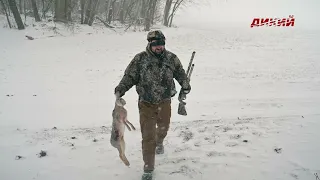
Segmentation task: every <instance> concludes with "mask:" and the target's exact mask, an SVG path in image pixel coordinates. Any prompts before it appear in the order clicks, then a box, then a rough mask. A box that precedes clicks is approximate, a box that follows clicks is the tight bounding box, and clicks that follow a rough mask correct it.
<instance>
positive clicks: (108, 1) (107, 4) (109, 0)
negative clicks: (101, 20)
mask: <svg viewBox="0 0 320 180" xmlns="http://www.w3.org/2000/svg"><path fill="white" fill-rule="evenodd" d="M110 4H111V0H106V22H108V17H109V9H110Z"/></svg>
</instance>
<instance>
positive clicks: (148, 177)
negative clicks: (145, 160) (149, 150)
mask: <svg viewBox="0 0 320 180" xmlns="http://www.w3.org/2000/svg"><path fill="white" fill-rule="evenodd" d="M141 180H152V171H144V173H143V175H142V177H141Z"/></svg>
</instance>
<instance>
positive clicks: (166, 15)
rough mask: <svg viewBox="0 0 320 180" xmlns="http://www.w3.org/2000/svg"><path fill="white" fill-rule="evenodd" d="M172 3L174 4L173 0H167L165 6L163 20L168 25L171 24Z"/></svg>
mask: <svg viewBox="0 0 320 180" xmlns="http://www.w3.org/2000/svg"><path fill="white" fill-rule="evenodd" d="M171 5H172V0H167V1H166V5H165V8H164V17H163V20H164V23H163V25H164V26H167V27H168V25H169V18H168V17H169V13H170V9H171Z"/></svg>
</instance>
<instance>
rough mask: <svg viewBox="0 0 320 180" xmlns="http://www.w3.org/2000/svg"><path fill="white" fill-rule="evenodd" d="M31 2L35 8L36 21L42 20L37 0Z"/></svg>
mask: <svg viewBox="0 0 320 180" xmlns="http://www.w3.org/2000/svg"><path fill="white" fill-rule="evenodd" d="M31 4H32V9H33V15H34V18H35V20H36V22H39V21H41V19H40V16H39V12H38V7H37V3H36V0H31Z"/></svg>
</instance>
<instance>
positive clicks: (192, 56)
mask: <svg viewBox="0 0 320 180" xmlns="http://www.w3.org/2000/svg"><path fill="white" fill-rule="evenodd" d="M195 54H196V52H195V51H193V52H192V55H191V59H190V62H189V65H188V69H187V75H188V74H189V73H190V69H191V66H192V62H193V59H194V56H195Z"/></svg>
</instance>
